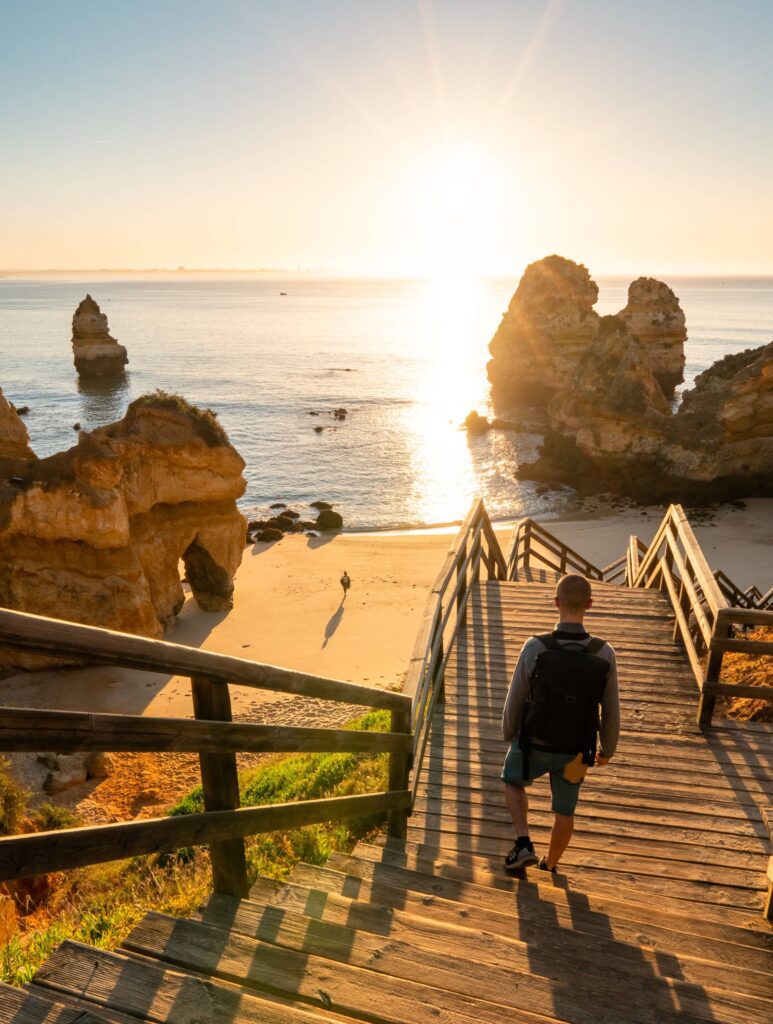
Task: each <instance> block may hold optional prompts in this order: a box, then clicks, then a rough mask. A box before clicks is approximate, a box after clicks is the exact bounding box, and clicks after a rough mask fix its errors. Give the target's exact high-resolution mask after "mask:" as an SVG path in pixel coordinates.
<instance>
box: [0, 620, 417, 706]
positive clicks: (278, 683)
mask: <svg viewBox="0 0 773 1024" xmlns="http://www.w3.org/2000/svg"><path fill="white" fill-rule="evenodd" d="M0 642H2V643H3V644H7V645H8V646H10V647H18V648H22V649H24V650H28V651H36V652H37V653H39V654H55V655H57V656H60V657H71V658H82V659H85V660H86V661H89V662H93V663H98V664H104V665H120V666H122V667H124V668H139V669H144V670H146V671H150V672H170V673H172V674H173V675H183V676H194V675H205V676H208V677H210V678H212V679H218V680H221V681H222V682H226V683H236V684H238V685H239V686H254V687H257V688H258V689H263V690H278V691H280V692H282V693H294V694H300V695H303V696H304V697H321V698H323V699H324V700H336V701H343V702H344V703H348V704H356V705H360V704H363V705H365V706H366V707H375V708H389V709H390V710H391V709H392V708H396V709H398V710H399V709H400V708H406V707H410V703H411V701H410V698H409V697H406V696H405V695H404V694H402V693H392V692H391V691H388V690H378V689H374V688H372V687H370V686H359V685H356V684H355V683H345V682H342V681H341V680H339V679H325V678H324V677H322V676H313V675H308V674H307V673H305V672H294V671H292V670H291V669H287V668H279V667H277V666H276V665H264V664H261V663H260V662H257V661H248V660H247V659H245V658H234V657H231V656H230V655H225V654H214V653H213V652H211V651H202V650H200V649H199V648H197V647H185V646H183V645H182V644H172V643H169V642H168V641H166V640H150V639H148V638H147V637H140V636H132V635H131V634H129V633H117V632H115V631H114V630H110V629H100V628H98V627H97V626H83V625H81V624H79V623H75V622H65V621H63V620H60V619H49V618H45V617H44V616H42V615H30V614H28V613H26V612H13V611H8V610H7V609H0Z"/></svg>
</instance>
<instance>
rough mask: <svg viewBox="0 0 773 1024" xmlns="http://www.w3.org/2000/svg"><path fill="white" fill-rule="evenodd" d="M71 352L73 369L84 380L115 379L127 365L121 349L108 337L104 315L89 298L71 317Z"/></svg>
mask: <svg viewBox="0 0 773 1024" xmlns="http://www.w3.org/2000/svg"><path fill="white" fill-rule="evenodd" d="M72 351H73V358H74V361H75V369H76V370H77V371H78V373H79V374H80V375H81V376H83V377H114V376H117V375H118V374H121V373H123V372H124V367H125V366H126V364H127V363H128V362H129V357H128V355H127V354H126V349H125V348H124V346H123V345H119V344H118V342H117V341H116V340H115V338H113V337H111V336H110V332H109V331H108V326H107V315H106V314H105V313H103V312H102V311H101V310H100V308H99V306H98V305H97V303H96V302H95V301H94V300H93V299H92V297H91V296H90V295H87V296H86V298H85V299H83V300H82V302H81V303H80V304H79V306H78V308H77V309H76V310H75V313H74V314H73V318H72Z"/></svg>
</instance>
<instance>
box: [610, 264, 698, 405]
mask: <svg viewBox="0 0 773 1024" xmlns="http://www.w3.org/2000/svg"><path fill="white" fill-rule="evenodd" d="M618 316H619V317H620V318H621V319H622V320H624V321H625V322H626V324H627V326H628V330H629V331H630V332H631V334H632V335H633V336H634V337H635V338H636V339H637V340H638V341H640V342H641V343H642V344H643V345H644V346H645V347H646V349H647V351H648V353H649V357H650V362H651V364H652V371H653V373H654V374H655V376H656V377H657V379H658V382H659V384H660V386H661V387H662V389H663V393H664V394H665V395H667V396H669V397H670V396H671V395H673V393H674V388H675V387H676V386H677V384H681V383H682V381H683V380H684V343H685V341H686V340H687V327H686V326H685V318H684V312H683V310H682V307H681V306H680V305H679V299H678V298H677V297H676V295H674V293H673V291H672V290H671V289H670V288H669V287H668V285H667V284H664V283H663V282H662V281H656V280H655V278H653V277H637V279H636V280H635V281H633V282H632V283H631V284H630V285H629V286H628V304H627V306H625V308H624V309H621V310H620V312H619V313H618Z"/></svg>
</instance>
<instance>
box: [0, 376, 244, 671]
mask: <svg viewBox="0 0 773 1024" xmlns="http://www.w3.org/2000/svg"><path fill="white" fill-rule="evenodd" d="M7 404H8V403H5V405H6V406H7ZM13 415H14V416H15V415H16V414H15V413H14V414H13ZM7 416H8V413H7V410H5V409H4V408H3V404H2V402H0V605H2V606H4V607H7V608H15V609H19V610H22V611H29V612H35V613H37V614H41V615H50V616H52V617H54V618H61V619H71V620H74V621H77V622H84V623H89V624H92V625H98V626H106V627H109V628H113V629H118V630H123V631H126V632H130V633H139V634H143V635H145V636H151V637H158V636H161V635H162V633H163V631H164V629H165V627H166V626H167V625H168V624H170V623H171V621H172V620H173V619H174V617H175V616H176V614H177V613H178V612H179V610H180V608H181V607H182V605H183V602H184V593H183V587H182V583H181V580H180V568H179V566H180V561H181V560H182V562H183V563H184V566H185V570H186V576H187V580H188V582H189V584H190V587H191V590H192V593H193V596H194V597H195V599H196V601H197V602H198V603H199V605H200V606H201V607H202V608H204V609H206V610H208V611H222V610H224V609H227V608H230V607H231V605H232V601H233V578H234V574H235V572H236V569H237V568H238V566H239V564H240V562H241V558H242V552H243V549H244V543H245V534H246V520H245V518H244V516H243V515H242V514H241V513H240V512H239V510H238V508H237V506H236V501H237V499H238V498H239V497H241V495H242V494H243V493H244V489H245V486H246V483H245V480H244V477H243V475H242V471H243V469H244V462H243V460H242V458H241V456H240V455H239V453H238V452H237V451H236V450H235V449H234V448H233V446H232V445H231V444H230V443H229V441H228V438H227V436H226V434H225V432H224V431H223V429H222V427H221V426H220V425H219V423H218V422H217V419H216V417H215V416H214V414H213V413H211V412H209V411H202V410H199V409H196V408H195V407H193V406H190V405H188V404H187V403H186V402H185V401H184V400H183V399H180V398H178V397H176V396H170V395H163V394H160V393H157V394H156V395H150V396H145V397H143V398H140V399H137V400H136V401H135V402H133V403H132V404H131V405H130V406H129V408H128V410H127V412H126V415H125V416H124V418H123V419H122V420H120V421H118V422H117V423H113V424H110V425H109V426H106V427H101V428H99V429H97V430H94V431H91V432H82V433H81V434H80V436H79V439H78V444H77V445H76V446H75V447H74V448H71V449H69V450H68V451H65V452H60V453H58V454H56V455H53V456H51V457H50V458H47V459H37V458H35V457H34V455H33V454H32V452H31V449H29V444H28V442H27V438H26V430H25V429H24V425H23V424H21V427H22V430H23V437H20V436H19V434H18V430H17V431H16V433H15V434H14V435H12V436H11V435H9V434H8V433H7V432H6V431H5V430H2V429H1V428H2V424H3V422H4V418H7ZM16 419H17V420H18V417H16ZM19 423H21V421H19ZM14 426H15V424H14ZM25 443H26V447H25ZM37 664H39V659H34V658H31V657H29V656H26V655H24V654H23V653H19V652H12V651H6V652H0V665H6V666H14V667H32V666H36V665H37Z"/></svg>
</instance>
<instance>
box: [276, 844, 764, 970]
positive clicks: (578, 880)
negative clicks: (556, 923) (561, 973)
mask: <svg viewBox="0 0 773 1024" xmlns="http://www.w3.org/2000/svg"><path fill="white" fill-rule="evenodd" d="M416 850H420V851H422V853H421V856H420V857H418V856H417V855H416V854H415V852H414V851H416ZM397 856H399V854H397ZM405 856H406V864H405V866H401V865H397V864H394V863H391V862H383V861H378V862H376V863H368V862H367V860H364V859H363V855H362V853H361V851H360V849H359V847H358V849H357V856H356V857H347V856H346V855H344V854H333V855H332V856H331V857H330V858H329V860H328V862H327V864H326V865H325V867H318V866H311V865H308V864H298V865H296V867H295V868H293V871H292V875H291V881H292V882H299V883H300V884H302V885H308V886H311V887H313V888H319V889H322V890H324V891H333V892H336V893H339V894H340V895H342V896H346V897H348V898H350V899H357V900H367V901H368V902H379V903H383V904H384V905H387V906H396V905H402V904H401V903H400V900H399V899H398V898H397V897H396V893H398V892H399V893H403V894H405V897H406V898H408V897H409V895H410V894H411V893H414V894H416V895H417V896H418V897H419V898H420V899H421V901H422V902H423V904H424V906H425V907H426V910H422V911H421V913H422V914H425V913H426V914H428V915H431V914H432V913H433V908H434V907H435V906H436V904H437V902H438V901H439V900H441V899H444V900H449V901H453V902H456V903H462V904H465V905H472V906H475V907H478V908H480V910H481V911H483V912H486V913H488V912H494V913H499V914H509V915H511V917H513V918H515V917H519V916H520V915H519V913H518V912H517V908H518V907H521V906H523V907H524V908H525V911H524V913H525V919H527V917H526V915H528V913H529V909H528V908H529V907H533V906H534V905H535V904H536V905H537V906H539V905H542V906H543V907H547V908H550V909H549V911H548V915H547V916H548V918H549V917H550V915H551V914H553V913H560V911H553V910H552V908H553V906H557V907H560V908H563V909H564V910H566V911H568V912H570V913H571V914H572V915H574V914H576V913H579V914H583V913H585V912H587V913H588V915H590V916H589V918H588V919H584V926H585V930H588V931H597V930H599V929H600V927H601V926H603V925H604V923H605V921H606V923H607V932H606V934H609V931H608V928H609V922H610V921H613V920H614V921H628V922H629V923H630V924H637V923H638V924H652V923H655V924H657V923H660V924H661V925H662V926H663V927H664V928H668V929H670V930H673V931H678V932H682V931H684V932H688V933H690V934H694V935H704V934H705V935H708V936H712V937H714V938H721V939H723V940H725V941H729V942H737V943H739V944H741V945H750V946H754V947H755V948H758V949H762V950H767V951H768V952H770V950H771V948H773V946H772V945H771V937H770V934H769V933H767V932H765V933H763V932H761V931H751V930H747V928H745V927H744V925H745V924H746V923H747V922H748V921H749V920H750V914H749V912H748V911H744V910H737V909H735V908H732V907H721V908H717V907H714V906H712V905H711V904H710V903H707V904H700V905H698V904H696V903H695V902H693V901H691V900H688V899H684V898H677V897H674V896H673V895H671V894H669V893H663V892H661V893H654V892H652V891H651V889H650V890H647V889H646V888H639V887H638V886H635V885H632V884H631V882H632V880H631V879H629V881H628V883H627V884H626V885H624V886H621V885H620V884H619V880H620V876H618V875H614V874H613V875H612V876H611V877H609V878H606V877H605V876H604V875H603V874H602V873H600V872H598V871H595V872H591V871H587V870H583V869H580V868H574V869H573V871H572V878H571V879H566V880H565V881H563V883H562V884H559V885H557V884H556V879H546V878H545V876H544V874H540V873H538V872H537V871H532V872H526V874H525V877H524V878H523V879H514V878H513V877H511V876H508V875H506V874H505V873H504V872H503V871H502V870H501V858H500V857H496V858H490V857H487V856H485V855H484V854H474V853H473V852H467V851H463V850H462V851H458V852H455V851H450V850H444V849H439V848H432V847H431V846H426V845H422V844H417V843H416V842H415V841H413V840H409V841H408V843H407V844H406V850H405ZM408 905H409V904H406V906H408ZM514 908H516V913H513V909H514ZM443 916H444V919H447V920H449V921H454V920H457V918H456V912H454V914H453V915H452V916H451V917H447V916H446V915H443ZM753 920H754V922H755V924H756V923H759V924H760V925H762V922H761V920H760V919H759V918H756V917H755V918H753ZM460 923H463V922H460ZM516 928H517V926H516V922H515V921H514V920H511V923H510V930H509V932H508V934H511V935H517V934H518V932H517V930H516Z"/></svg>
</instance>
